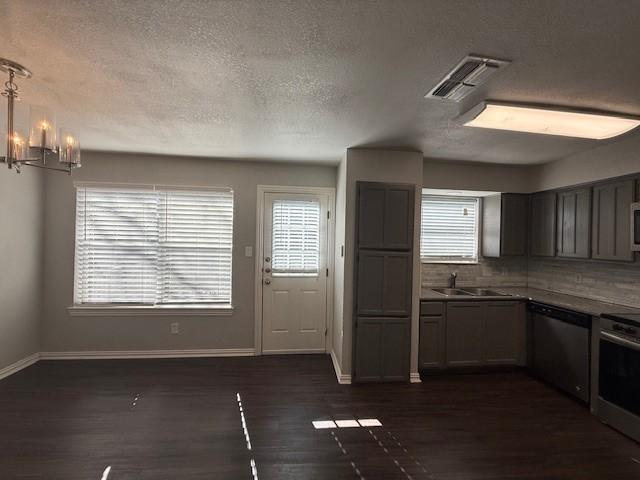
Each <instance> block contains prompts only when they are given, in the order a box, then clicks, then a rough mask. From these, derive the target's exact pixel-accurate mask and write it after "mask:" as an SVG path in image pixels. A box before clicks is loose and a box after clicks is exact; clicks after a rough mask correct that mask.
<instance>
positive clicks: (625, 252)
mask: <svg viewBox="0 0 640 480" xmlns="http://www.w3.org/2000/svg"><path fill="white" fill-rule="evenodd" d="M634 184H635V180H633V179H630V180H622V181H615V182H607V183H602V184H599V185H596V186H594V187H593V220H592V222H593V226H592V250H591V252H592V257H593V258H595V259H599V260H618V261H626V262H632V261H633V260H634V258H635V257H634V253H633V252H632V251H631V235H630V232H631V217H630V213H629V212H630V210H629V209H630V206H631V203H633V201H634V199H635V192H634Z"/></svg>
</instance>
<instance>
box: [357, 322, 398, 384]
mask: <svg viewBox="0 0 640 480" xmlns="http://www.w3.org/2000/svg"><path fill="white" fill-rule="evenodd" d="M408 378H409V319H408V318H384V317H377V318H368V317H365V318H358V319H357V324H356V350H355V380H356V381H358V382H379V381H402V380H407V379H408Z"/></svg>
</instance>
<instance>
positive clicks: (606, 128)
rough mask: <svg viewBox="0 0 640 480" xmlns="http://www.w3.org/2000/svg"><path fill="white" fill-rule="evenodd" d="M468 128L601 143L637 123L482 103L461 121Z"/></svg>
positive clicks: (630, 119) (616, 117)
mask: <svg viewBox="0 0 640 480" xmlns="http://www.w3.org/2000/svg"><path fill="white" fill-rule="evenodd" d="M460 119H461V120H462V122H463V123H464V125H465V126H467V127H479V128H492V129H497V130H511V131H515V132H527V133H540V134H545V135H560V136H564V137H578V138H590V139H595V140H603V139H606V138H612V137H617V136H618V135H622V134H623V133H627V132H628V131H630V130H633V129H634V128H636V127H637V126H638V125H640V119H639V118H634V117H625V116H622V115H618V114H615V113H586V112H580V111H572V110H565V109H558V108H551V107H532V106H524V105H517V104H516V105H514V104H506V103H497V102H483V103H481V104H479V105H477V106H476V107H474V108H472V109H471V110H470V111H468V112H467V113H465V114H464V115H462V116H461V117H460Z"/></svg>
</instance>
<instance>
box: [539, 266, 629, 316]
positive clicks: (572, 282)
mask: <svg viewBox="0 0 640 480" xmlns="http://www.w3.org/2000/svg"><path fill="white" fill-rule="evenodd" d="M528 286H529V287H531V288H540V289H543V290H551V291H553V292H559V293H566V294H568V295H576V296H578V297H586V298H591V299H593V300H600V301H604V302H611V303H618V304H620V305H628V306H630V307H638V308H640V263H637V262H636V263H614V262H598V261H577V260H576V261H574V260H560V259H549V260H547V259H529V262H528Z"/></svg>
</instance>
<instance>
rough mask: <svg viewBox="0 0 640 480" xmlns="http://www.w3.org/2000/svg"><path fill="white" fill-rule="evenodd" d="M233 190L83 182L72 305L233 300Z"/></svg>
mask: <svg viewBox="0 0 640 480" xmlns="http://www.w3.org/2000/svg"><path fill="white" fill-rule="evenodd" d="M232 240H233V193H232V192H231V191H228V190H227V191H193V190H174V189H171V190H169V189H162V188H160V187H151V188H126V189H125V188H110V187H93V186H92V187H80V188H78V189H77V197H76V259H75V282H74V283H75V288H74V302H75V303H76V304H145V305H162V304H169V305H179V304H185V305H188V304H224V305H230V304H231V266H232Z"/></svg>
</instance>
